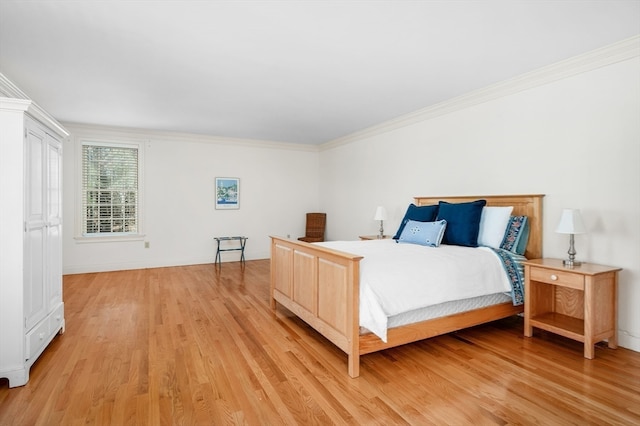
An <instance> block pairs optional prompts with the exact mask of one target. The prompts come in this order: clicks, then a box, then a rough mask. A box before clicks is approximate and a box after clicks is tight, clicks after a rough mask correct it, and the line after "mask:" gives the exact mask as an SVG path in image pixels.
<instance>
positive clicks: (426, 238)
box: [397, 220, 447, 247]
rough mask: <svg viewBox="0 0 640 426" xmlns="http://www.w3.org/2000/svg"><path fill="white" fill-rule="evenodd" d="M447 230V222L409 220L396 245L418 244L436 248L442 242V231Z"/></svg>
mask: <svg viewBox="0 0 640 426" xmlns="http://www.w3.org/2000/svg"><path fill="white" fill-rule="evenodd" d="M446 228H447V221H446V220H440V221H438V222H418V221H415V220H409V221H408V222H407V223H406V225H405V227H404V229H403V230H402V234H401V235H400V238H398V241H397V242H398V243H412V244H420V245H423V246H429V247H438V246H439V245H440V242H441V241H442V236H443V235H444V230H445V229H446Z"/></svg>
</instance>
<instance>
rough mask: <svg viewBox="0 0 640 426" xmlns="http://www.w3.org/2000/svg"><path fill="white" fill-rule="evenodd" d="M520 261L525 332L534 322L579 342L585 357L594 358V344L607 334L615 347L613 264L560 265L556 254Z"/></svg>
mask: <svg viewBox="0 0 640 426" xmlns="http://www.w3.org/2000/svg"><path fill="white" fill-rule="evenodd" d="M523 263H524V275H525V283H524V286H525V298H524V335H525V336H526V337H531V336H532V335H533V327H536V328H540V329H542V330H547V331H550V332H552V333H556V334H559V335H561V336H564V337H568V338H570V339H574V340H577V341H579V342H583V343H584V357H585V358H588V359H593V358H594V356H595V349H594V345H595V344H596V343H597V342H600V341H602V340H604V339H608V345H609V347H610V348H612V349H613V348H617V347H618V271H620V270H621V269H620V268H615V267H612V266H604V265H596V264H593V263H583V264H582V265H580V266H573V267H565V266H564V265H563V264H562V260H560V259H533V260H528V261H526V262H523Z"/></svg>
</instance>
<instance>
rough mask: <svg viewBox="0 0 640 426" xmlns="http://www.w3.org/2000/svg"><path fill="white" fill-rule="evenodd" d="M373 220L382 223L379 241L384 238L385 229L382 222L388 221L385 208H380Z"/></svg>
mask: <svg viewBox="0 0 640 426" xmlns="http://www.w3.org/2000/svg"><path fill="white" fill-rule="evenodd" d="M373 220H379V221H380V234H379V235H378V239H381V238H384V228H383V226H382V222H383V221H385V220H387V210H385V208H384V207H383V206H378V208H377V209H376V214H375V215H374V216H373Z"/></svg>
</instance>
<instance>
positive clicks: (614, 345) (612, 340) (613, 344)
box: [607, 330, 618, 349]
mask: <svg viewBox="0 0 640 426" xmlns="http://www.w3.org/2000/svg"><path fill="white" fill-rule="evenodd" d="M607 345H608V346H609V347H610V348H611V349H616V348H617V347H618V330H614V331H613V336H611V337H609V340H608V342H607Z"/></svg>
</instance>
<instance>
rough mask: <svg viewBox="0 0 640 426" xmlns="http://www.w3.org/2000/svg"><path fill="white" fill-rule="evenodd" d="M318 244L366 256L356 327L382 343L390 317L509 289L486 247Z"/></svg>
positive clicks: (391, 242)
mask: <svg viewBox="0 0 640 426" xmlns="http://www.w3.org/2000/svg"><path fill="white" fill-rule="evenodd" d="M317 244H318V245H322V246H324V247H330V248H332V249H335V250H340V251H344V252H348V253H352V254H358V255H361V256H364V258H363V259H362V260H361V261H360V325H361V326H362V327H366V328H367V329H369V330H370V331H371V332H373V333H374V334H376V335H377V336H378V337H380V338H381V339H382V340H383V341H385V342H386V341H387V318H388V317H389V316H393V315H396V314H400V313H404V312H408V311H411V310H414V309H418V308H423V307H426V306H431V305H436V304H438V303H444V302H450V301H453V300H461V299H467V298H470V297H476V296H483V295H487V294H493V293H500V292H510V291H511V285H510V283H509V279H508V277H507V274H506V273H505V271H504V269H503V268H502V264H501V262H500V259H499V258H498V256H497V255H496V254H495V253H494V252H493V251H491V249H488V248H484V247H478V248H470V247H460V246H449V245H441V246H439V247H425V246H421V245H417V244H402V243H401V244H398V243H396V242H395V241H394V240H389V239H387V240H370V241H330V242H324V243H317Z"/></svg>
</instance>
